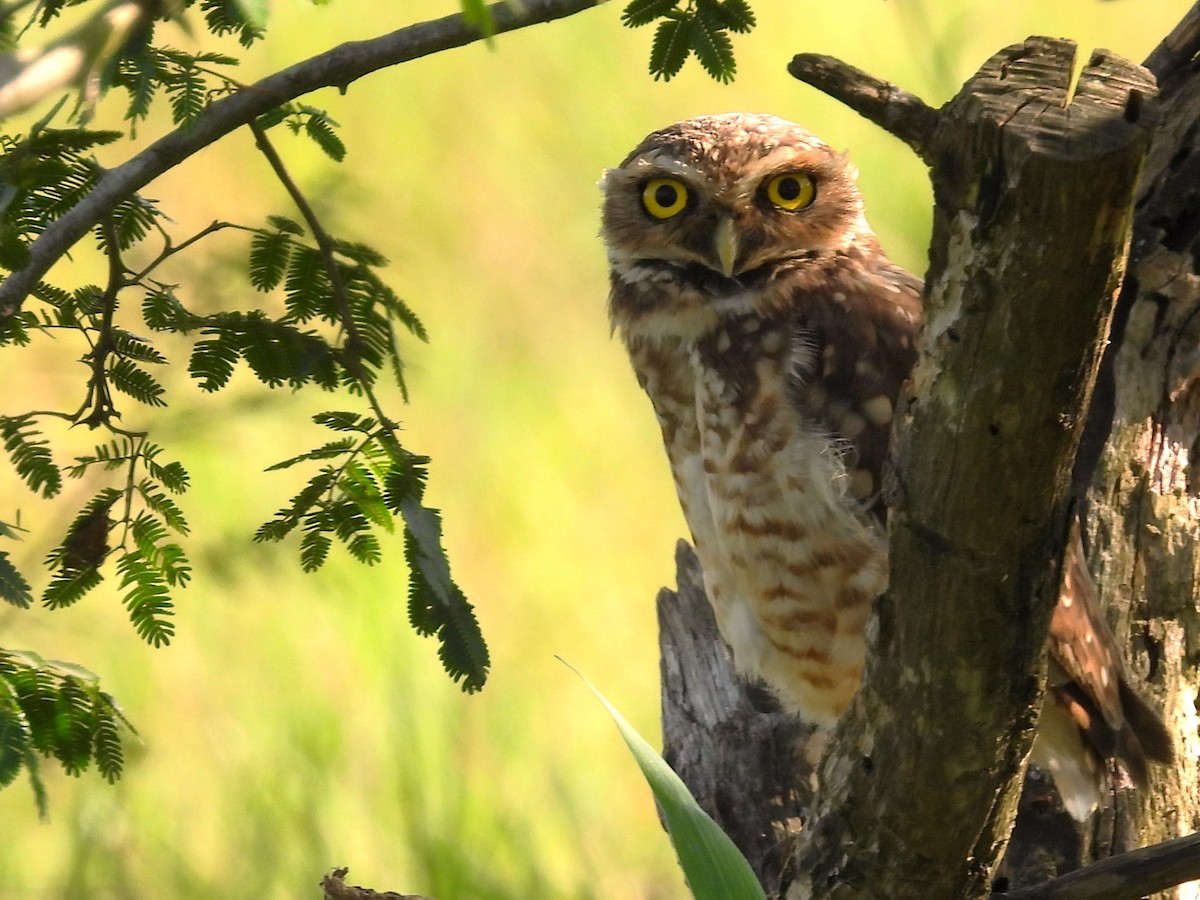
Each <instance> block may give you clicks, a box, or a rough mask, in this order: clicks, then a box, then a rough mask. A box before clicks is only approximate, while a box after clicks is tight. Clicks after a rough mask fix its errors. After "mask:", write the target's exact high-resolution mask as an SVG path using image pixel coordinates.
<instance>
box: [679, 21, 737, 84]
mask: <svg viewBox="0 0 1200 900" xmlns="http://www.w3.org/2000/svg"><path fill="white" fill-rule="evenodd" d="M690 37H691V43H692V50H693V51H694V52H695V54H696V59H698V60H699V61H700V65H701V66H703V67H704V71H706V72H708V74H709V75H711V76H712V77H713V79H715V80H716V81H719V82H721V83H722V84H728V83H729V82H730V81H733V76H734V74H735V72H736V71H737V63H736V62H735V61H734V58H733V42H732V41H731V40H730V39H729V33H728V32H727V31H726V30H725V26H724V25H723V24H722V23H721V22H720V20H719V19H718V18H717V17H716V16H715V15H714V14H713V13H711V12H710V11H708V10H706V8H705V7H704V6H701V7H699V9H698V11H697V13H696V15H695V16H694V17H693V19H692V28H691V30H690Z"/></svg>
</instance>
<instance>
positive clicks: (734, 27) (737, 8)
mask: <svg viewBox="0 0 1200 900" xmlns="http://www.w3.org/2000/svg"><path fill="white" fill-rule="evenodd" d="M701 3H702V4H703V5H711V6H712V7H713V10H714V12H715V13H716V16H717V20H718V21H719V22H720V23H721V24H722V25H724V26H725V27H726V28H728V29H729V30H730V31H732V32H735V33H737V34H745V33H747V32H748V31H750V30H751V29H753V28H754V26H755V25H757V24H758V20H757V19H756V18H755V16H754V10H753V9H751V8H750V4H749V3H747V2H746V0H720V2H713V0H701ZM703 5H702V7H701V8H703Z"/></svg>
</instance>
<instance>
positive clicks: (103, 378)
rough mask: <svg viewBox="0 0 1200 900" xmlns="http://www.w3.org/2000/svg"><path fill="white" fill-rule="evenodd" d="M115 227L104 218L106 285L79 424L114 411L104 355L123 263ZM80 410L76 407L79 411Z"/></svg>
mask: <svg viewBox="0 0 1200 900" xmlns="http://www.w3.org/2000/svg"><path fill="white" fill-rule="evenodd" d="M117 241H118V237H117V227H116V224H115V223H114V222H113V220H112V216H109V217H107V218H106V219H105V220H104V243H105V251H106V253H107V255H108V284H107V285H105V288H104V296H102V297H101V298H100V327H99V329H98V330H97V334H96V343H95V344H94V345H93V347H92V352H91V353H89V354H88V355H87V360H88V365H89V366H90V367H91V370H92V375H91V378H89V379H88V393H87V400H85V401H84V403H83V407H84V408H86V407H87V406H88V404H89V403H90V404H91V407H92V411H91V412H90V413H88V415H87V416H86V417H85V418H83V419H80V420H79V424H80V425H86V426H88V427H89V428H95V427H96V426H97V425H107V424H108V423H109V422H110V421H111V419H112V417H113V415H114V413H115V409H114V408H113V402H112V394H111V392H110V391H109V387H108V373H107V371H105V365H106V364H107V362H108V355H109V353H111V352H112V349H113V339H112V328H113V314H114V313H115V312H116V309H117V295H118V294H119V293H120V291H121V288H123V287H124V286H125V264H124V263H123V262H122V261H121V249H120V246H119V244H118V243H117ZM82 411H83V409H82V408H81V409H80V412H82Z"/></svg>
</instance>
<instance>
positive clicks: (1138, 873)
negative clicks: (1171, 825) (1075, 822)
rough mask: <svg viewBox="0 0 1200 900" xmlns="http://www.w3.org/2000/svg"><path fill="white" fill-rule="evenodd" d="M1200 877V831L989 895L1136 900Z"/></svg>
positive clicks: (1021, 899)
mask: <svg viewBox="0 0 1200 900" xmlns="http://www.w3.org/2000/svg"><path fill="white" fill-rule="evenodd" d="M1197 878H1200V834H1189V835H1187V836H1186V837H1181V838H1176V839H1175V840H1173V841H1164V842H1163V843H1161V844H1155V845H1153V846H1151V847H1143V848H1142V849H1140V850H1132V851H1130V852H1129V853H1122V854H1120V855H1119V856H1111V857H1109V858H1108V859H1102V860H1100V861H1099V862H1094V863H1092V864H1091V865H1089V866H1084V867H1083V868H1082V869H1076V870H1075V871H1074V872H1070V873H1068V874H1066V875H1062V876H1060V877H1058V878H1052V879H1051V880H1049V881H1046V882H1043V883H1042V884H1035V885H1033V886H1032V887H1027V888H1021V889H1020V890H1016V891H1009V892H1008V893H1006V894H993V895H992V896H993V897H995V898H1000V897H1003V898H1004V900H1096V898H1098V897H1102V898H1104V900H1139V898H1141V897H1145V896H1146V895H1148V894H1153V893H1154V892H1155V891H1164V890H1166V889H1167V888H1171V887H1174V886H1175V885H1177V884H1183V883H1184V882H1187V881H1194V880H1195V879H1197Z"/></svg>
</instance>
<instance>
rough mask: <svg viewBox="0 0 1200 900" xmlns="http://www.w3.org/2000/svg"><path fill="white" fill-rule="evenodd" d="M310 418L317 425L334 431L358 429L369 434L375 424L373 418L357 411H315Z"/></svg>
mask: <svg viewBox="0 0 1200 900" xmlns="http://www.w3.org/2000/svg"><path fill="white" fill-rule="evenodd" d="M312 420H313V421H314V422H315V423H317V424H318V425H324V426H325V427H326V428H332V429H333V430H334V431H358V432H361V433H363V434H370V433H371V432H372V431H374V430H375V425H376V422H375V420H374V419H373V418H371V417H370V416H360V415H359V414H358V413H354V412H344V411H339V410H330V411H329V412H321V413H317V414H316V415H314V416H313V417H312Z"/></svg>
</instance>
